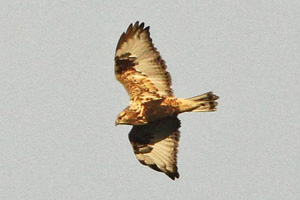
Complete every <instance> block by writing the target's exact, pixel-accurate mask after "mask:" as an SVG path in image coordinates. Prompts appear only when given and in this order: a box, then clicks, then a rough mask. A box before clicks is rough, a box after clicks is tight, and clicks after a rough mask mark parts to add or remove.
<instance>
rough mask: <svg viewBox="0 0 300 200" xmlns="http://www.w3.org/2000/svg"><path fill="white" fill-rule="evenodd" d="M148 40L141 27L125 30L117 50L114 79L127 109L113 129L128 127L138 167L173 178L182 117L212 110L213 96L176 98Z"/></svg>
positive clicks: (159, 59)
mask: <svg viewBox="0 0 300 200" xmlns="http://www.w3.org/2000/svg"><path fill="white" fill-rule="evenodd" d="M166 68H167V66H166V64H165V61H164V60H163V59H162V58H161V56H160V54H159V52H158V51H157V50H156V48H155V47H154V45H153V43H152V39H151V38H150V32H149V27H146V28H144V23H141V24H139V22H136V23H135V24H134V25H133V24H130V26H129V27H128V29H127V31H126V32H124V33H123V34H122V35H121V37H120V40H119V42H118V44H117V48H116V54H115V75H116V78H117V80H118V81H119V82H120V83H122V84H123V86H124V87H125V89H126V91H127V93H128V95H129V98H130V102H129V106H128V107H127V108H125V109H124V110H123V111H122V112H121V113H120V114H119V115H118V117H117V120H116V125H118V124H126V125H133V127H132V129H131V131H130V132H129V140H130V143H131V145H132V147H133V151H134V153H135V155H136V157H137V159H138V160H139V161H140V163H142V164H143V165H147V166H149V167H151V168H152V169H154V170H156V171H159V172H163V173H165V174H166V175H168V176H169V177H170V178H171V179H173V180H174V179H175V178H179V173H178V171H177V147H178V142H179V136H180V132H179V127H180V121H179V119H178V118H177V115H178V114H180V113H183V112H211V111H215V110H216V106H217V105H218V103H217V102H216V101H215V100H217V99H218V96H216V95H214V94H213V93H212V92H208V93H205V94H202V95H199V96H195V97H191V98H176V97H174V95H173V91H172V89H171V84H172V83H171V76H170V74H169V73H168V72H167V71H166Z"/></svg>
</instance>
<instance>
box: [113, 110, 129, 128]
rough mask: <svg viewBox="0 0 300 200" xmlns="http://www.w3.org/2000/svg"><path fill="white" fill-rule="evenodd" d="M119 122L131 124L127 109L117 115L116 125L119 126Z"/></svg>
mask: <svg viewBox="0 0 300 200" xmlns="http://www.w3.org/2000/svg"><path fill="white" fill-rule="evenodd" d="M119 124H130V122H129V118H128V115H127V113H126V112H125V111H122V112H121V113H120V114H119V115H118V117H117V120H116V122H115V125H116V126H117V125H119Z"/></svg>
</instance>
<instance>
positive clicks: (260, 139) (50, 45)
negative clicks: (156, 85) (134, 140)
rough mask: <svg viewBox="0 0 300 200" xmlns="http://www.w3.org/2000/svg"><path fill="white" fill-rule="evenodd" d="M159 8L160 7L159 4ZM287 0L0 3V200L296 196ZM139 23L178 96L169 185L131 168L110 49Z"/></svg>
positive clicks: (297, 144)
mask: <svg viewBox="0 0 300 200" xmlns="http://www.w3.org/2000/svg"><path fill="white" fill-rule="evenodd" d="M171 2H172V3H171ZM299 9H300V2H299V1H296V0H292V1H256V0H255V1H236V2H233V1H188V2H187V1H168V3H167V2H163V1H147V2H146V1H144V2H141V1H95V0H92V1H71V0H66V1H57V0H54V1H36V0H35V1H34V0H32V1H21V0H16V1H1V3H0V29H1V36H0V49H1V50H0V67H1V74H0V92H1V95H0V111H1V114H0V184H1V185H0V199H1V200H8V199H13V200H17V199H22V200H23V199H74V200H77V199H78V200H81V199H89V200H90V199H91V200H93V199H205V200H210V199H211V200H217V199H221V200H223V199H228V200H233V199H237V200H240V199H249V200H250V199H255V200H266V199H289V200H296V199H300V192H299V191H300V175H299V171H300V161H299V155H300V136H299V129H300V125H299V121H300V109H299V108H300V106H299V102H300V91H299V84H300V81H299V80H300V79H299V78H300V76H299V75H300V68H299V65H300V46H299V44H300V24H299V19H300V12H299ZM137 20H139V21H140V22H145V24H146V26H150V27H151V28H150V32H151V36H152V39H153V42H154V44H155V46H156V47H157V48H158V50H159V51H160V52H161V55H162V58H163V59H164V60H165V61H166V64H167V65H168V71H169V72H170V73H171V75H172V78H173V89H174V92H175V95H176V96H178V97H190V96H195V95H198V94H202V93H204V92H208V91H214V92H215V93H216V94H218V95H219V96H220V100H219V103H220V104H219V107H218V108H219V109H218V111H217V112H215V113H188V114H183V115H181V116H180V117H179V118H180V120H181V123H182V127H181V129H180V130H181V140H180V144H179V154H178V168H179V173H180V178H179V179H178V180H176V181H172V180H171V179H169V178H168V177H167V176H166V175H164V174H162V173H158V172H155V171H153V170H151V169H149V168H148V167H144V166H142V165H140V164H139V162H138V161H137V159H136V158H135V156H134V154H133V151H132V147H131V145H130V143H129V141H128V132H129V130H130V129H131V127H130V126H118V127H115V126H114V122H115V118H116V116H117V114H118V113H119V112H120V111H121V110H123V109H124V108H125V107H126V106H127V105H128V97H127V93H126V92H125V90H124V89H123V87H122V86H121V85H120V84H119V83H118V82H117V81H116V80H115V77H114V72H113V67H114V51H115V47H116V44H117V41H118V39H119V37H120V35H121V33H122V32H123V31H125V30H126V29H127V27H128V25H129V24H130V23H134V22H135V21H137Z"/></svg>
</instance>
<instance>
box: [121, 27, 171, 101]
mask: <svg viewBox="0 0 300 200" xmlns="http://www.w3.org/2000/svg"><path fill="white" fill-rule="evenodd" d="M115 74H116V78H117V80H118V81H120V82H121V83H122V84H123V86H124V87H125V89H126V90H127V92H128V94H129V97H130V100H133V101H134V100H135V99H140V100H145V101H149V100H152V99H160V98H161V97H164V96H173V92H172V89H171V88H170V86H171V76H170V74H169V73H168V72H167V71H166V65H165V62H164V60H162V58H161V57H160V54H159V52H158V51H157V50H156V48H155V47H154V45H153V43H152V39H151V38H150V33H149V27H146V28H144V23H141V24H139V22H136V23H135V24H134V25H132V24H130V26H129V27H128V29H127V31H126V33H123V34H122V35H121V38H120V40H119V42H118V45H117V49H116V55H115Z"/></svg>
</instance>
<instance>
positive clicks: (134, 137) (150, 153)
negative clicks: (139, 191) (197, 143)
mask: <svg viewBox="0 0 300 200" xmlns="http://www.w3.org/2000/svg"><path fill="white" fill-rule="evenodd" d="M179 127H180V121H179V119H178V118H177V117H167V118H163V119H160V120H157V121H154V122H151V123H149V124H146V125H140V126H133V128H132V129H131V131H130V133H129V140H130V142H131V145H132V147H133V150H134V153H135V155H136V157H137V159H138V160H139V161H140V163H142V164H143V165H147V166H149V167H151V168H152V169H154V170H156V171H160V172H164V173H165V174H166V175H168V176H169V177H170V178H171V179H173V180H174V179H175V178H179V173H178V171H177V147H178V142H179V137H180V132H179V130H178V129H179Z"/></svg>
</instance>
